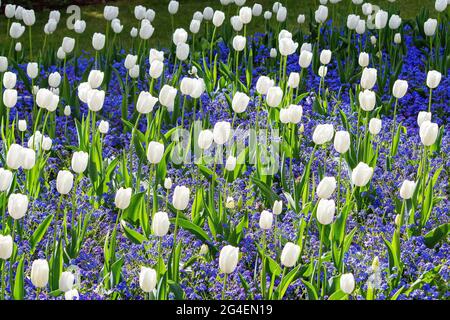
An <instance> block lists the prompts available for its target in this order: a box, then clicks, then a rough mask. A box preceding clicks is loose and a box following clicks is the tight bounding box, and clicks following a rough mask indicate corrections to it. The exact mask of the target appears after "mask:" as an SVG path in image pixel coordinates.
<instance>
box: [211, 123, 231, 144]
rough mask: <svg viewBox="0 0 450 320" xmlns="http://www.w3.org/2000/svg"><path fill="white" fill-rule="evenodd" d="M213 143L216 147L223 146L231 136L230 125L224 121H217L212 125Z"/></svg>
mask: <svg viewBox="0 0 450 320" xmlns="http://www.w3.org/2000/svg"><path fill="white" fill-rule="evenodd" d="M213 136H214V142H215V143H217V144H218V145H223V144H225V143H226V142H227V141H228V139H230V136H231V125H230V123H229V122H226V121H219V122H217V123H216V124H215V125H214V130H213Z"/></svg>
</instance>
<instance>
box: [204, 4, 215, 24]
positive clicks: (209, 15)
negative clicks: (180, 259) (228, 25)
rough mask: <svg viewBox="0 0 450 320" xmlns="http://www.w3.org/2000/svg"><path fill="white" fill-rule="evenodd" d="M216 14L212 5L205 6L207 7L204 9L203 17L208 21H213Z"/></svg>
mask: <svg viewBox="0 0 450 320" xmlns="http://www.w3.org/2000/svg"><path fill="white" fill-rule="evenodd" d="M213 15H214V10H213V8H211V7H205V9H203V18H204V19H205V20H206V21H211V20H212V18H213Z"/></svg>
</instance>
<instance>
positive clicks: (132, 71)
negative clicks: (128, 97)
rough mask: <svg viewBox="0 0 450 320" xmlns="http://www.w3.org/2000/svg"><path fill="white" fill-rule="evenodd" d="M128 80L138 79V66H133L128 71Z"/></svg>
mask: <svg viewBox="0 0 450 320" xmlns="http://www.w3.org/2000/svg"><path fill="white" fill-rule="evenodd" d="M128 74H129V75H130V78H132V79H137V78H138V77H139V66H138V65H135V66H133V67H132V68H131V69H130V70H128Z"/></svg>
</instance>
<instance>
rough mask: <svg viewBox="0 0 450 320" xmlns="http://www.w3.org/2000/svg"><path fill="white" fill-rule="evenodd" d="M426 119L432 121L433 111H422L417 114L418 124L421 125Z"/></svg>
mask: <svg viewBox="0 0 450 320" xmlns="http://www.w3.org/2000/svg"><path fill="white" fill-rule="evenodd" d="M425 121H431V112H426V111H420V112H419V114H418V115H417V125H418V126H419V127H420V126H421V125H422V123H424V122H425Z"/></svg>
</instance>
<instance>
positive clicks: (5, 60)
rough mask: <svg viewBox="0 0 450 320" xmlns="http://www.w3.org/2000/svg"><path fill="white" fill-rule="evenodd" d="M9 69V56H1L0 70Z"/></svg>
mask: <svg viewBox="0 0 450 320" xmlns="http://www.w3.org/2000/svg"><path fill="white" fill-rule="evenodd" d="M6 70H8V58H7V57H3V56H0V72H5V71H6Z"/></svg>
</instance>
